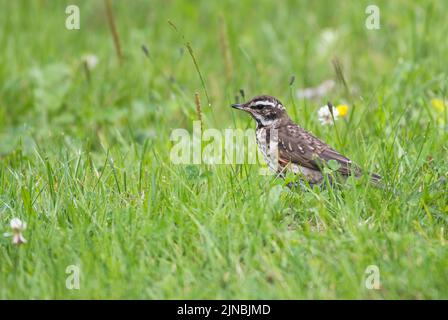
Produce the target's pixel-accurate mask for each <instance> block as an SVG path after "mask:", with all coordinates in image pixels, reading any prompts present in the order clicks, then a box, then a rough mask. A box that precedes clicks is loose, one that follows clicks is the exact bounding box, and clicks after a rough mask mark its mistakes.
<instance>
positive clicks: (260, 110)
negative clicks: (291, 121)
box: [232, 95, 287, 126]
mask: <svg viewBox="0 0 448 320" xmlns="http://www.w3.org/2000/svg"><path fill="white" fill-rule="evenodd" d="M232 108H235V109H238V110H243V111H246V112H248V113H249V114H250V115H251V116H252V117H253V118H254V119H255V120H256V121H257V123H258V124H259V125H262V126H270V125H272V124H274V123H276V122H278V121H281V120H282V119H283V118H284V117H287V114H286V110H285V107H284V106H283V104H282V103H281V102H280V101H279V100H278V99H276V98H274V97H271V96H266V95H263V96H257V97H255V98H252V99H251V100H249V101H248V102H246V103H237V104H232Z"/></svg>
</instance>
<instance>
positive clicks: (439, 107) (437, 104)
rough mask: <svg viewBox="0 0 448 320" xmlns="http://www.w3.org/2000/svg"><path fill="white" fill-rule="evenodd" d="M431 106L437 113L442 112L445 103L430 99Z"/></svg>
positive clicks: (440, 100)
mask: <svg viewBox="0 0 448 320" xmlns="http://www.w3.org/2000/svg"><path fill="white" fill-rule="evenodd" d="M431 105H432V106H433V108H434V109H436V110H437V111H438V112H443V110H445V106H446V104H445V102H444V101H443V100H442V99H437V98H434V99H431Z"/></svg>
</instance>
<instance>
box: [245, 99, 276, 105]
mask: <svg viewBox="0 0 448 320" xmlns="http://www.w3.org/2000/svg"><path fill="white" fill-rule="evenodd" d="M259 105H268V106H272V107H275V104H274V103H273V102H271V101H267V100H262V101H256V102H252V103H251V104H250V106H251V107H252V106H259Z"/></svg>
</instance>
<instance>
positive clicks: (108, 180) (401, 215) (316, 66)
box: [0, 0, 448, 299]
mask: <svg viewBox="0 0 448 320" xmlns="http://www.w3.org/2000/svg"><path fill="white" fill-rule="evenodd" d="M111 3H112V10H113V15H114V22H115V25H116V28H117V32H118V36H119V41H120V43H121V48H122V52H123V58H122V59H120V58H119V57H118V56H117V54H116V51H115V48H114V42H113V39H112V35H111V31H110V28H109V25H108V20H107V14H106V9H105V8H106V2H105V1H100V0H94V1H75V0H71V1H44V0H39V1H7V0H1V1H0V231H1V232H2V233H3V232H8V231H9V221H10V220H11V218H13V217H20V218H21V219H22V220H24V221H26V222H27V223H28V228H27V229H26V231H24V236H25V238H27V240H28V243H26V244H24V245H22V246H20V247H18V246H15V245H13V244H12V243H11V239H10V238H5V237H2V238H1V239H0V298H3V299H4V298H391V299H396V298H417V299H419V298H447V297H448V290H447V288H448V286H447V279H448V273H447V272H448V271H447V270H448V268H447V265H448V254H447V250H446V243H447V242H446V236H447V231H446V229H447V221H448V220H447V211H448V209H447V190H446V185H441V186H439V185H437V187H436V188H432V189H431V188H430V186H431V185H433V184H434V183H436V182H437V181H440V179H441V177H443V176H444V175H445V176H446V173H447V171H448V170H447V160H446V159H447V157H446V155H447V144H446V141H447V138H448V137H447V129H446V123H447V119H448V117H447V111H446V109H447V108H446V105H444V102H443V101H444V100H446V93H447V80H448V73H447V62H448V61H447V57H448V42H447V41H446V35H447V33H448V23H447V22H446V21H447V20H446V12H448V3H447V2H445V1H419V2H409V1H375V3H374V4H375V5H377V6H378V7H379V9H380V29H379V30H368V29H367V28H366V27H365V20H366V18H367V16H368V14H366V12H365V10H366V7H367V6H368V5H370V4H373V3H371V1H338V2H336V1H283V2H278V1H277V2H275V1H256V2H255V1H254V2H248V1H221V2H218V1H169V0H167V1H112V2H111ZM68 5H77V6H78V7H79V9H80V18H81V22H80V29H79V30H67V28H66V27H65V22H66V19H67V16H68V15H67V14H66V13H65V10H66V7H67V6H68ZM169 22H171V23H169ZM187 43H189V45H190V48H191V50H192V53H193V55H194V58H195V60H196V63H197V65H198V67H199V69H200V72H201V74H202V76H203V79H204V83H205V87H204V86H203V85H202V84H201V81H200V78H199V76H198V72H197V70H196V67H195V64H194V61H193V59H192V56H191V54H190V52H189V50H188V47H187V45H186V44H187ZM142 45H144V46H145V47H146V48H147V50H148V55H146V54H145V53H144V51H143V50H142ZM86 59H90V60H89V61H90V62H91V63H93V64H92V65H90V67H89V66H86V64H85V61H86ZM92 59H93V60H94V61H93V60H92ZM335 59H336V60H337V61H339V62H340V65H341V66H342V71H343V75H344V78H345V80H346V83H347V87H344V85H343V84H342V83H341V82H340V81H337V86H336V88H335V89H334V90H332V91H331V92H329V93H328V94H326V95H325V96H323V97H321V98H318V99H316V100H305V99H299V98H297V97H296V93H295V92H296V90H297V89H299V88H305V87H314V86H316V85H318V84H320V83H322V82H323V81H325V80H327V79H334V80H337V78H336V76H335V70H334V66H333V64H332V61H334V60H335ZM86 67H87V68H88V70H86ZM292 76H295V82H294V83H293V84H292V85H291V84H290V79H291V77H292ZM204 88H206V91H205V89H204ZM240 89H243V90H244V92H245V95H246V98H250V97H252V96H254V95H258V94H270V95H274V96H276V97H278V98H279V99H280V100H281V101H282V102H283V103H284V104H285V105H286V106H287V108H288V110H290V114H291V115H292V116H293V119H294V120H295V121H296V122H297V123H299V124H300V125H301V126H303V127H305V128H307V129H309V130H311V131H312V132H313V133H315V134H316V135H317V136H319V137H321V138H323V139H324V140H325V141H327V142H328V143H330V144H331V145H333V146H334V147H335V148H336V149H338V150H340V151H342V152H343V153H344V154H346V155H348V156H350V158H352V159H354V160H355V161H356V162H358V163H359V164H360V165H361V166H363V167H367V168H369V169H372V170H375V171H378V172H379V173H380V174H381V175H383V176H384V177H385V182H386V183H387V185H388V186H389V187H391V188H392V189H394V191H392V189H385V190H380V189H374V188H372V187H371V186H368V185H367V184H360V185H354V186H352V188H351V189H350V188H349V189H347V190H342V191H334V192H332V191H328V190H327V191H317V190H315V191H313V192H298V193H291V192H290V191H288V189H287V188H285V187H284V185H283V184H282V182H281V181H273V179H272V178H270V177H262V176H259V175H258V174H257V172H258V171H257V170H258V168H257V166H248V165H242V166H240V165H237V166H206V165H200V166H174V165H172V164H171V163H170V160H169V151H170V147H171V145H172V144H171V142H170V140H169V136H170V133H171V131H172V130H173V129H175V128H186V129H189V130H191V128H192V121H193V120H196V119H197V117H198V115H197V113H196V108H195V93H196V92H197V93H199V96H200V99H201V103H202V112H203V119H204V127H205V128H219V129H223V128H229V127H231V128H243V129H244V128H251V127H253V123H252V122H251V120H250V119H249V118H248V117H246V116H244V115H242V114H239V113H236V112H235V111H233V110H232V109H230V108H229V105H230V104H231V103H233V102H234V101H235V100H236V99H237V97H238V96H240V93H239V91H240ZM206 92H207V93H208V97H209V101H208V99H207V96H206ZM239 99H241V97H239ZM434 99H436V100H434ZM328 100H330V101H332V102H333V103H334V104H338V103H346V104H347V105H348V106H349V116H348V117H347V118H346V119H344V120H341V121H340V122H338V123H337V124H336V125H335V126H334V127H331V126H327V127H324V126H321V125H320V124H319V121H318V119H317V109H318V108H319V107H320V106H321V105H323V104H325V103H326V102H327V101H328ZM434 101H438V104H437V103H435V102H434ZM208 102H210V104H209V103H208ZM434 105H438V106H439V107H438V108H437V107H434ZM335 130H337V131H335ZM415 191H420V192H421V193H418V194H416V193H415ZM371 264H373V265H378V266H379V269H380V272H381V281H382V287H381V290H368V289H366V288H365V286H364V278H365V274H364V270H365V268H366V267H367V266H368V265H371ZM68 265H79V266H80V267H81V272H82V275H81V280H80V281H81V288H80V290H68V289H67V288H66V287H65V281H66V277H67V274H66V273H65V270H66V267H67V266H68Z"/></svg>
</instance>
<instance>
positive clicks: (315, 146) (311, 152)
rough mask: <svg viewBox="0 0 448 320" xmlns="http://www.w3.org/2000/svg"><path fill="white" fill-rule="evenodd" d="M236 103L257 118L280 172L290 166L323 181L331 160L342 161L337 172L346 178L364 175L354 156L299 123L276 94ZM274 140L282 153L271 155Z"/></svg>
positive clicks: (264, 148)
mask: <svg viewBox="0 0 448 320" xmlns="http://www.w3.org/2000/svg"><path fill="white" fill-rule="evenodd" d="M232 107H234V108H236V109H239V110H244V111H246V112H248V113H249V114H250V115H251V116H252V117H253V118H254V119H255V121H256V122H257V128H256V139H257V143H258V146H259V148H260V151H261V153H262V154H263V156H264V158H265V160H266V162H267V163H268V165H269V167H270V168H271V169H272V170H274V171H276V172H277V173H278V174H279V175H280V176H283V175H284V172H285V171H286V170H290V171H292V172H294V173H296V174H299V175H301V176H302V177H303V178H304V179H306V180H307V181H308V182H309V183H310V184H320V183H321V182H322V181H323V174H322V169H323V166H324V165H325V163H327V162H328V161H330V160H335V161H337V162H338V163H339V165H340V166H339V169H338V170H337V172H338V173H339V175H340V176H341V177H342V178H347V177H348V176H350V175H354V176H360V175H361V169H360V168H359V167H358V166H357V165H356V164H354V163H353V162H352V161H351V160H350V159H348V158H347V157H345V156H344V155H342V154H341V153H339V152H338V151H336V150H334V149H333V148H331V147H330V146H329V145H327V144H326V143H325V142H323V141H322V140H320V139H318V138H317V137H315V136H314V135H312V134H311V133H309V132H308V131H306V130H304V129H302V128H301V127H299V126H298V125H296V124H295V123H294V122H293V121H292V120H291V118H290V117H289V116H288V114H287V112H286V109H285V107H284V106H283V104H282V103H281V102H280V101H279V100H277V99H276V98H274V97H271V96H266V95H263V96H257V97H255V98H253V99H252V100H250V101H248V102H246V103H242V104H234V105H232ZM271 136H272V137H271ZM272 142H273V143H274V145H276V146H277V148H278V157H272V156H270V147H271V146H272V145H273V144H272ZM371 179H372V181H373V182H377V181H379V180H380V179H381V177H380V176H379V175H377V174H372V175H371Z"/></svg>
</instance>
